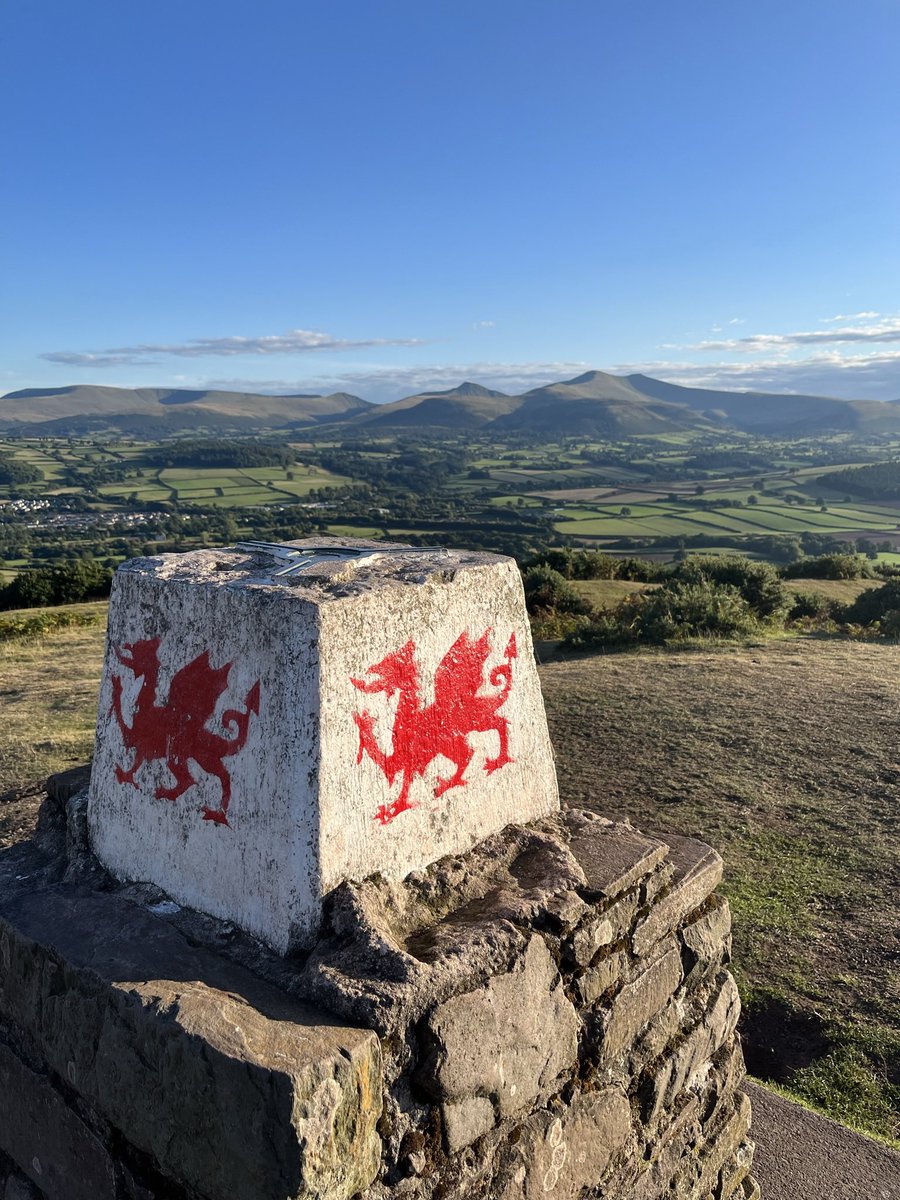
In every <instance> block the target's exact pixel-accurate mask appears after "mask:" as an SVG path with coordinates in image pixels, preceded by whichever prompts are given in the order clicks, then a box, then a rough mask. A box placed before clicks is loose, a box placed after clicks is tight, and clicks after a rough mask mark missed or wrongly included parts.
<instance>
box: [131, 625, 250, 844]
mask: <svg viewBox="0 0 900 1200" xmlns="http://www.w3.org/2000/svg"><path fill="white" fill-rule="evenodd" d="M159 643H160V639H159V638H147V639H145V640H144V641H140V642H126V643H125V644H124V645H123V646H122V647H121V648H119V647H118V646H114V647H113V652H114V654H115V656H116V658H117V659H118V660H119V662H120V663H121V664H122V666H123V667H127V668H128V670H129V671H131V672H132V673H133V675H134V677H135V678H136V679H138V678H139V679H140V680H141V687H140V691H139V692H138V695H137V699H136V700H135V703H134V707H133V709H132V713H131V724H130V725H129V724H128V723H127V722H126V720H125V714H124V712H123V709H122V676H121V675H114V676H113V679H112V704H111V705H110V712H111V713H112V714H113V716H114V717H115V718H116V722H117V724H118V726H119V729H120V730H121V731H122V740H123V742H124V743H125V752H126V754H129V753H131V754H133V755H134V757H133V759H132V763H131V766H130V767H128V768H127V769H125V768H124V767H121V766H116V779H118V781H119V783H130V784H131V785H132V787H135V788H137V787H138V786H139V785H138V783H137V782H136V780H135V775H136V774H137V772H138V770H139V769H140V767H142V766H143V765H144V763H149V762H154V761H157V760H163V761H164V762H165V764H166V766H167V768H168V769H169V771H170V772H171V773H172V775H174V777H175V784H174V786H173V787H158V788H157V789H156V791H155V792H154V795H155V796H156V799H157V800H172V801H174V800H177V799H178V798H179V796H183V795H184V793H185V792H186V791H187V790H188V789H189V788H191V787H193V785H194V784H195V783H197V782H198V781H197V779H196V778H195V777H194V775H193V774H192V772H191V769H190V767H189V765H188V764H189V763H190V762H194V763H196V764H197V766H198V767H200V769H201V770H202V771H205V772H206V773H207V775H214V776H215V777H216V778H217V779H218V780H219V782H220V783H221V785H222V800H221V804H220V806H219V807H218V808H204V809H202V812H203V819H204V821H215V822H216V823H217V824H219V825H227V824H228V804H229V802H230V800H231V776H230V775H229V774H228V770H227V768H226V766H225V759H226V758H231V757H233V756H234V755H235V754H237V753H238V751H239V750H241V749H242V748H243V746H244V743H245V742H246V741H247V733H248V731H249V728H250V718H251V716H255V715H257V714H258V713H259V680H257V681H256V683H255V684H254V685H253V687H252V688H251V689H250V691H249V692H248V693H247V695H246V697H245V699H244V708H243V709H237V708H229V709H227V710H226V711H225V712H224V713H223V714H222V726H223V728H224V729H226V730H228V731H229V733H231V734H232V736H231V737H223V736H222V735H221V734H220V733H213V732H212V730H210V729H208V728H207V723H208V722H209V720H210V719H211V718H212V715H213V713H214V711H215V707H216V704H217V702H218V700H219V698H220V697H221V696H222V695H224V693H225V691H226V690H227V688H228V674H229V672H230V670H231V667H232V664H231V663H225V665H224V666H223V667H213V666H212V665H211V664H210V661H209V652H208V651H206V650H205V651H204V652H203V653H202V654H199V655H198V656H197V657H196V658H195V659H193V660H192V661H191V662H189V663H188V664H187V666H184V667H182V668H181V670H180V671H176V672H175V675H174V676H173V678H172V682H171V683H170V685H169V695H168V698H167V699H166V701H165V703H164V704H158V703H157V701H156V690H157V684H158V680H159V666H160V664H159Z"/></svg>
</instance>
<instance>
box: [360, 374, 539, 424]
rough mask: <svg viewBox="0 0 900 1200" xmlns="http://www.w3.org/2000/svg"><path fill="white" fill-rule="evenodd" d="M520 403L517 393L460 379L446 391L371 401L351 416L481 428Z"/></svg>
mask: <svg viewBox="0 0 900 1200" xmlns="http://www.w3.org/2000/svg"><path fill="white" fill-rule="evenodd" d="M520 403H521V398H520V397H519V396H508V395H507V394H506V393H505V392H495V391H492V390H491V389H490V388H486V387H482V386H481V384H478V383H461V384H460V385H459V387H455V388H449V389H448V390H447V391H442V392H419V393H417V394H416V395H415V396H407V397H406V398H405V399H404V400H395V401H394V402H393V403H392V404H377V405H372V407H371V408H369V409H368V410H367V411H366V412H364V413H361V414H360V415H359V416H357V417H355V419H354V422H353V423H354V425H370V426H372V425H374V426H382V427H390V428H403V427H408V426H434V427H439V428H442V429H481V428H482V427H483V426H485V425H492V424H493V423H494V422H495V421H496V420H497V418H498V417H502V416H503V415H504V414H506V413H509V412H512V411H513V410H514V409H515V408H516V407H517V406H518V405H519V404H520Z"/></svg>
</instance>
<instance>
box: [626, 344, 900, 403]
mask: <svg viewBox="0 0 900 1200" xmlns="http://www.w3.org/2000/svg"><path fill="white" fill-rule="evenodd" d="M609 369H610V370H611V371H612V372H613V373H615V374H625V375H627V374H631V373H634V372H637V373H639V374H642V375H651V376H653V377H654V378H658V379H664V380H666V381H667V382H668V383H679V384H682V385H683V386H684V387H698V388H720V389H723V390H727V391H730V390H735V391H760V392H787V393H803V394H806V395H814V396H834V397H837V398H838V399H844V400H900V350H882V351H874V352H872V353H869V354H856V355H847V354H840V353H838V352H837V351H830V352H824V353H820V354H816V355H810V356H808V357H806V358H804V359H794V360H790V359H784V358H775V359H768V360H766V359H757V360H755V361H751V362H747V361H745V362H719V363H704V364H698V363H690V362H677V361H671V360H668V361H665V360H663V361H660V360H656V361H651V362H644V363H618V364H616V365H614V366H612V367H610V368H609Z"/></svg>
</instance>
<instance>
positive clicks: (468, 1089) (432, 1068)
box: [420, 936, 579, 1151]
mask: <svg viewBox="0 0 900 1200" xmlns="http://www.w3.org/2000/svg"><path fill="white" fill-rule="evenodd" d="M578 1028H579V1022H578V1017H577V1015H576V1013H575V1009H574V1008H573V1007H572V1005H571V1003H570V1002H569V1001H568V1000H567V999H566V997H565V994H564V993H563V990H562V984H561V982H560V980H559V974H558V971H557V969H556V965H555V963H554V962H553V960H552V958H551V957H550V953H549V951H548V950H547V947H546V945H545V944H544V942H543V940H542V939H541V938H540V937H538V936H535V937H532V939H531V941H530V942H529V944H528V947H527V950H526V952H525V955H524V957H523V960H522V962H521V964H520V965H519V966H518V968H517V969H515V970H513V971H510V972H508V973H507V974H505V975H499V976H497V977H495V978H494V979H492V980H490V982H489V983H488V984H486V985H485V986H484V987H483V988H479V989H478V990H477V991H474V992H467V993H464V994H463V995H460V996H454V997H453V998H452V999H451V1000H447V1001H446V1002H445V1003H443V1004H441V1005H439V1006H438V1007H437V1008H436V1009H435V1011H434V1012H433V1013H432V1014H431V1016H430V1017H429V1019H428V1022H427V1027H426V1035H425V1037H426V1046H427V1050H426V1058H425V1065H424V1069H423V1071H422V1073H421V1074H420V1083H421V1085H422V1086H423V1087H425V1088H427V1089H430V1090H431V1091H432V1092H433V1094H434V1095H435V1097H436V1098H437V1099H439V1100H440V1102H441V1104H442V1107H443V1110H444V1118H445V1135H446V1140H447V1145H448V1148H449V1149H450V1150H451V1151H454V1150H459V1149H461V1148H462V1147H463V1146H464V1145H467V1144H469V1143H470V1142H472V1141H474V1140H475V1138H477V1137H480V1136H481V1135H482V1134H483V1133H486V1132H487V1131H488V1130H489V1129H490V1128H491V1126H492V1125H493V1124H494V1119H495V1112H496V1114H498V1115H499V1116H500V1117H507V1116H511V1115H513V1114H515V1113H518V1112H522V1111H523V1110H527V1109H528V1108H529V1107H530V1106H531V1105H532V1104H533V1103H534V1102H535V1100H536V1099H537V1098H538V1097H539V1096H541V1095H543V1094H546V1093H548V1092H550V1091H552V1088H553V1085H554V1083H555V1082H556V1080H557V1078H558V1076H559V1075H560V1074H561V1073H562V1072H564V1071H567V1070H568V1071H571V1069H572V1068H573V1067H574V1065H575V1062H576V1058H577V1053H578Z"/></svg>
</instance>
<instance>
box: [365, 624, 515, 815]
mask: <svg viewBox="0 0 900 1200" xmlns="http://www.w3.org/2000/svg"><path fill="white" fill-rule="evenodd" d="M491 632H492V631H491V630H490V629H487V630H485V632H484V633H483V634H482V635H481V637H479V638H477V639H473V638H471V637H470V636H469V634H468V633H462V634H460V636H459V637H458V638H457V639H456V641H455V642H454V643H453V645H452V646H451V647H450V649H449V650H448V651H447V653H446V654H445V655H444V657H443V658H442V659H441V662H440V664H439V666H438V668H437V672H436V673H435V678H434V701H433V702H432V703H431V704H426V703H424V702H423V701H422V698H421V681H420V675H419V666H418V663H417V662H416V644H415V642H414V641H412V640H410V641H408V642H407V643H406V645H404V646H401V648H400V649H399V650H396V651H395V652H394V653H393V654H389V655H388V656H387V657H386V658H383V659H382V660H381V662H379V663H376V664H375V665H374V666H371V667H369V668H368V669H367V670H366V675H367V676H371V677H372V678H371V679H365V680H363V679H351V683H352V684H353V686H354V687H356V688H359V690H360V691H361V692H366V693H367V694H369V695H372V694H374V693H376V692H385V693H386V694H387V695H388V696H393V695H394V694H395V693H398V694H399V700H398V704H397V712H396V716H395V718H394V724H393V730H392V739H391V751H390V753H389V754H387V753H385V752H384V751H383V750H382V749H381V747H380V746H379V744H378V741H377V739H376V737H375V718H374V717H373V716H372V714H371V713H369V712H366V711H363V712H361V713H360V712H358V713H354V714H353V719H354V721H355V722H356V726H357V729H358V730H359V753H358V754H357V758H356V761H357V762H358V763H360V762H362V760H363V755H366V754H367V755H368V756H369V758H371V759H372V761H373V762H374V763H376V764H377V766H378V767H379V769H380V770H381V771H382V772H383V773H384V775H385V777H386V778H387V781H388V784H389V785H391V786H393V784H394V781H395V780H396V779H397V778H398V776H399V778H400V792H399V794H398V795H397V797H396V799H395V800H392V801H390V802H389V803H387V804H382V805H381V806H380V807H379V809H378V811H377V812H376V813H375V819H376V820H377V821H380V822H381V823H382V824H383V825H387V824H388V823H389V822H390V821H393V819H394V818H395V817H397V816H399V815H400V813H402V812H406V811H407V809H410V808H415V807H416V805H415V804H414V803H413V802H412V801H411V800H410V790H411V788H412V785H413V781H414V780H415V779H416V777H417V776H419V777H421V776H423V775H424V774H425V771H426V770H427V769H428V767H429V766H430V764H431V763H432V762H433V761H434V760H435V759H436V758H438V757H440V758H445V759H447V760H449V762H451V763H452V764H453V765H454V767H455V770H454V771H453V774H452V775H448V776H447V777H446V778H441V779H439V780H438V782H437V785H436V786H435V788H434V795H435V796H442V795H443V794H444V792H447V791H449V790H450V788H455V787H465V786H466V782H467V780H466V778H465V774H466V769H467V768H468V766H469V764H470V763H471V761H472V758H473V757H474V754H475V752H474V750H473V749H472V747H471V746H470V745H469V740H468V739H469V735H470V734H473V733H488V732H495V733H496V734H497V736H498V738H499V739H500V747H499V750H498V753H497V755H496V757H495V758H489V759H487V761H486V762H485V764H484V769H485V771H487V773H488V774H491V773H492V772H494V771H497V770H499V769H500V767H503V766H505V765H506V764H507V763H510V762H512V761H513V759H512V758H511V757H510V753H509V722H508V721H507V719H506V718H505V717H502V716H500V709H501V708H502V707H503V705H504V704H505V703H506V701H507V699H508V697H509V693H510V689H511V688H512V679H513V661H514V660H515V658H516V657H517V650H516V635H515V634H514V633H513V634H512V635H511V636H510V639H509V641H508V642H507V644H506V650H505V651H504V661H503V662H502V663H500V664H499V665H498V666H496V667H494V668H493V669H492V670H491V671H490V673H489V674H488V676H487V678H485V667H486V664H487V660H488V658H489V657H490V653H491V645H490V634H491ZM486 686H490V687H492V688H499V691H495V692H493V693H490V692H489V693H488V694H486V695H481V694H479V693H480V692H481V690H482V688H483V687H486Z"/></svg>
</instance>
